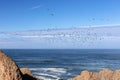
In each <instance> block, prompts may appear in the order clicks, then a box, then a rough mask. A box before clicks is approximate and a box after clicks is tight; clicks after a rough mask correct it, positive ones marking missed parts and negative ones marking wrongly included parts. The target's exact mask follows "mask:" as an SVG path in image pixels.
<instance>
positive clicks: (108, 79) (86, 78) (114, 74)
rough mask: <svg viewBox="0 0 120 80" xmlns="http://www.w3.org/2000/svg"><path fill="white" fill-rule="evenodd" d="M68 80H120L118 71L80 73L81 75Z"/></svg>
mask: <svg viewBox="0 0 120 80" xmlns="http://www.w3.org/2000/svg"><path fill="white" fill-rule="evenodd" d="M69 80H120V70H116V71H111V70H109V69H103V70H101V71H100V72H88V71H82V73H81V75H79V76H77V77H75V78H71V79H69Z"/></svg>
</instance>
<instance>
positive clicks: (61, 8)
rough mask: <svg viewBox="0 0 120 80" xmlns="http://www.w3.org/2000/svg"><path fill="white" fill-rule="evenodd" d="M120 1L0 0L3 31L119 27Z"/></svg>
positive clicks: (0, 18) (1, 27) (0, 26)
mask: <svg viewBox="0 0 120 80" xmlns="http://www.w3.org/2000/svg"><path fill="white" fill-rule="evenodd" d="M119 3H120V0H0V31H20V30H39V29H48V28H50V29H51V28H71V27H86V26H90V27H92V26H101V25H102V26H104V25H119V24H120V23H119V22H120V18H119V17H120V15H119V14H120V9H119V8H120V5H119Z"/></svg>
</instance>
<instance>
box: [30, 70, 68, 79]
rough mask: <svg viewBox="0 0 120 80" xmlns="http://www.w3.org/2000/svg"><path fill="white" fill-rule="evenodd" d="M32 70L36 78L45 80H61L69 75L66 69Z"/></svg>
mask: <svg viewBox="0 0 120 80" xmlns="http://www.w3.org/2000/svg"><path fill="white" fill-rule="evenodd" d="M30 70H31V71H32V72H33V74H34V75H35V76H36V77H38V78H42V79H44V80H59V79H61V76H62V75H64V74H66V73H67V69H65V68H30Z"/></svg>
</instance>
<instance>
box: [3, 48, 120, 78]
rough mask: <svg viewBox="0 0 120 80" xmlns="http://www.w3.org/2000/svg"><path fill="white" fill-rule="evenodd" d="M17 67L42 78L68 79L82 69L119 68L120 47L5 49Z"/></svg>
mask: <svg viewBox="0 0 120 80" xmlns="http://www.w3.org/2000/svg"><path fill="white" fill-rule="evenodd" d="M3 51H4V53H6V54H7V55H8V56H10V57H11V58H12V59H13V60H15V61H16V63H17V64H18V66H19V67H20V68H29V69H30V70H31V71H32V72H33V74H34V75H35V76H36V77H39V78H43V79H44V80H58V79H63V80H67V79H68V78H73V77H75V76H77V75H79V74H80V73H81V71H83V70H88V71H100V70H102V69H104V68H108V69H111V70H116V69H120V49H4V50H3Z"/></svg>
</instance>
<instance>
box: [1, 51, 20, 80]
mask: <svg viewBox="0 0 120 80" xmlns="http://www.w3.org/2000/svg"><path fill="white" fill-rule="evenodd" d="M21 75H22V73H21V71H20V69H19V68H18V66H17V65H16V63H15V62H14V61H13V60H12V59H11V58H9V57H8V56H7V55H5V54H4V53H3V52H2V51H1V50H0V80H22V76H21Z"/></svg>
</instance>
